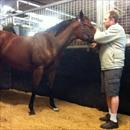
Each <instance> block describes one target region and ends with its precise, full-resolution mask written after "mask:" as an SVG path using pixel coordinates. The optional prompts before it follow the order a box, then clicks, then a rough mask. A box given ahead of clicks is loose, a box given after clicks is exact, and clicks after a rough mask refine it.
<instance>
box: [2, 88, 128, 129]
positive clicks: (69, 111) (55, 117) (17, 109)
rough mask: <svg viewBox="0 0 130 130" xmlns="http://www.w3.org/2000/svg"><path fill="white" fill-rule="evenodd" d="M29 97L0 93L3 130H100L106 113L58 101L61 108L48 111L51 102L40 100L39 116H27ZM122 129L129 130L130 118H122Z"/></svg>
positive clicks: (25, 94) (36, 105)
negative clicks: (55, 110) (101, 118)
mask: <svg viewBox="0 0 130 130" xmlns="http://www.w3.org/2000/svg"><path fill="white" fill-rule="evenodd" d="M29 97H30V94H29V93H24V92H19V91H15V90H0V130H101V129H100V127H99V126H100V124H101V123H102V122H101V121H99V119H98V118H99V117H100V116H102V115H103V114H104V113H105V112H102V111H99V110H98V109H95V108H88V107H84V106H80V105H77V104H73V103H69V102H66V101H62V100H59V99H56V102H57V105H58V107H59V108H60V111H59V112H54V111H52V110H51V109H50V108H49V104H48V98H47V97H40V96H37V98H36V102H35V110H36V115H34V116H29V115H28V101H29ZM119 116H120V120H119V123H120V128H118V129H117V130H130V116H127V115H122V114H119Z"/></svg>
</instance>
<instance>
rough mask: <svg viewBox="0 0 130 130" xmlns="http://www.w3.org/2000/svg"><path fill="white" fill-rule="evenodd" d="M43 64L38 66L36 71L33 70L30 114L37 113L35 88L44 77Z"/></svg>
mask: <svg viewBox="0 0 130 130" xmlns="http://www.w3.org/2000/svg"><path fill="white" fill-rule="evenodd" d="M43 71H44V70H43V66H40V67H37V68H36V69H35V70H34V71H33V80H32V95H31V98H30V102H29V109H30V112H29V114H30V115H33V114H35V110H34V100H35V95H36V94H35V93H36V92H35V89H36V87H38V86H39V84H40V81H41V79H42V75H43Z"/></svg>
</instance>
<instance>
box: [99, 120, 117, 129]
mask: <svg viewBox="0 0 130 130" xmlns="http://www.w3.org/2000/svg"><path fill="white" fill-rule="evenodd" d="M100 127H101V128H103V129H114V128H118V127H119V126H118V122H113V121H111V120H110V121H108V122H106V123H104V124H102V125H101V126H100Z"/></svg>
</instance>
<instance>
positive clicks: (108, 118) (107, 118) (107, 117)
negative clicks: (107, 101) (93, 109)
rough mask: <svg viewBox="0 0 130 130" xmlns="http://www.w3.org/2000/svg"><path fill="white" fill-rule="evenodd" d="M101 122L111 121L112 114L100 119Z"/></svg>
mask: <svg viewBox="0 0 130 130" xmlns="http://www.w3.org/2000/svg"><path fill="white" fill-rule="evenodd" d="M99 120H101V121H110V114H109V113H108V114H106V115H105V116H103V117H100V118H99Z"/></svg>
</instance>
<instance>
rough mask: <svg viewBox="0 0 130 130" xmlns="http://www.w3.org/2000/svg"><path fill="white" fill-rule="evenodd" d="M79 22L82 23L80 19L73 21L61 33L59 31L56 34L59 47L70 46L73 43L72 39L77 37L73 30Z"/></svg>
mask: <svg viewBox="0 0 130 130" xmlns="http://www.w3.org/2000/svg"><path fill="white" fill-rule="evenodd" d="M79 24H80V23H79V22H78V21H75V22H73V23H71V24H70V25H68V26H67V27H66V28H65V29H64V30H63V31H62V32H61V33H59V34H58V35H57V36H56V39H57V44H58V46H57V47H58V48H59V49H61V48H64V47H66V46H68V45H69V44H70V43H71V41H73V40H74V39H75V37H74V33H73V32H74V31H75V29H76V28H77V27H78V26H79Z"/></svg>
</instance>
